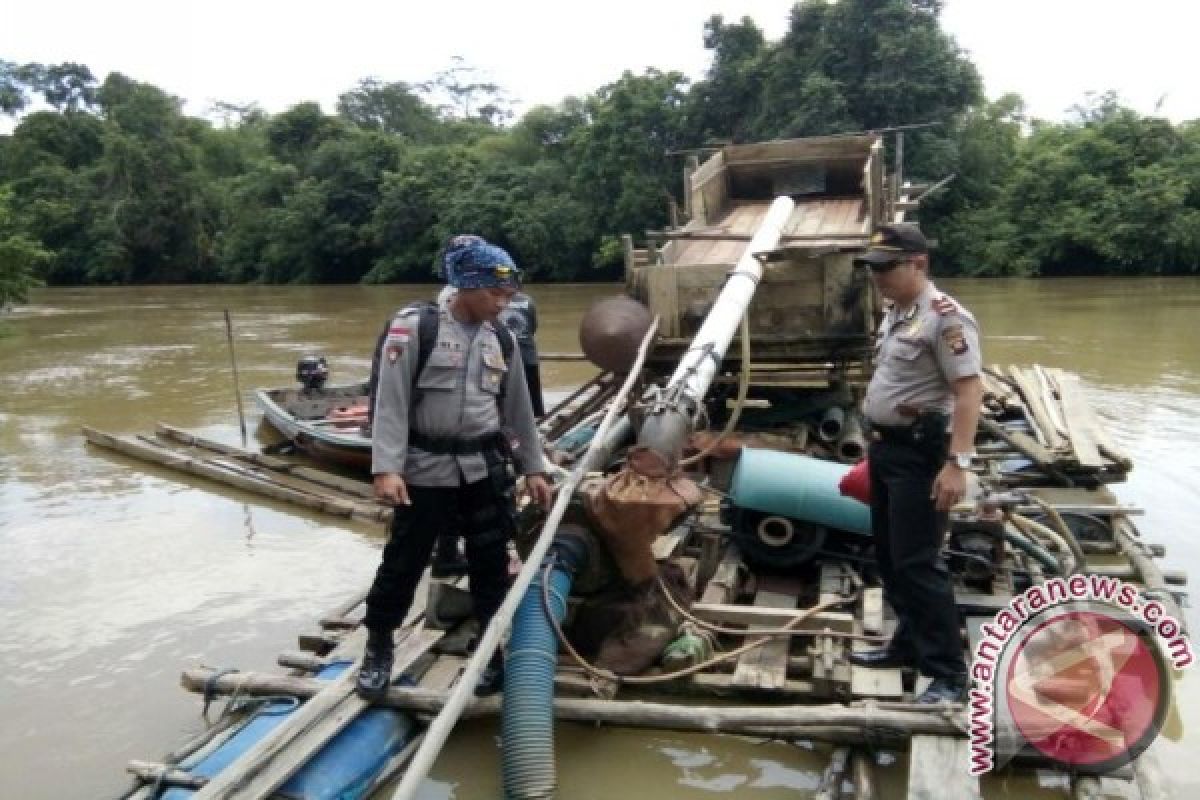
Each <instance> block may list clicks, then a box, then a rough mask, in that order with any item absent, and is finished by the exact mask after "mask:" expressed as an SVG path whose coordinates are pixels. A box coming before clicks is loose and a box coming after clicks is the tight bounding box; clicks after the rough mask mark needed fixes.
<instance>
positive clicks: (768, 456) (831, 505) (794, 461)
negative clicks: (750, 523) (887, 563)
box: [729, 447, 871, 536]
mask: <svg viewBox="0 0 1200 800" xmlns="http://www.w3.org/2000/svg"><path fill="white" fill-rule="evenodd" d="M849 471H850V467H849V466H847V465H845V464H837V463H834V462H832V461H824V460H822V459H819V458H812V457H810V456H803V455H798V454H796V453H782V452H780V451H778V450H759V449H755V448H750V447H747V448H743V449H742V455H741V458H740V459H739V460H738V464H737V467H736V468H735V469H734V472H733V484H732V487H731V488H730V491H729V499H730V500H731V501H732V503H733V505H734V506H736V507H738V508H743V509H747V510H750V511H758V512H762V513H764V514H775V515H778V516H782V517H790V518H792V519H798V520H803V521H805V522H813V523H816V524H817V525H824V526H826V527H828V528H836V529H838V530H842V531H850V532H852V533H861V534H863V535H864V536H865V535H867V534H869V533H870V532H871V509H870V507H869V506H867V505H865V504H863V503H860V502H859V501H857V500H855V499H853V498H850V497H844V496H843V495H842V493H841V492H839V491H838V481H840V480H841V479H842V476H843V475H845V474H846V473H847V472H849Z"/></svg>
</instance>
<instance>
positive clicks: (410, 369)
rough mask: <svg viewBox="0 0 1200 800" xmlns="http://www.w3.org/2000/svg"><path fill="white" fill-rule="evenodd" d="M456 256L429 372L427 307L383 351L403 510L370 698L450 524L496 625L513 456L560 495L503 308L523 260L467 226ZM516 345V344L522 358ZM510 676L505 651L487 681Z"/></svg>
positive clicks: (542, 492)
mask: <svg viewBox="0 0 1200 800" xmlns="http://www.w3.org/2000/svg"><path fill="white" fill-rule="evenodd" d="M444 267H445V270H446V276H447V279H448V280H449V282H450V284H451V285H452V286H454V287H455V289H457V292H456V293H455V295H454V296H453V297H452V298H450V299H449V300H448V301H447V302H446V303H445V304H443V305H441V307H440V308H439V309H438V314H437V318H438V330H437V339H436V344H435V346H434V348H433V351H432V352H431V353H429V356H428V358H427V360H426V361H425V363H424V366H423V367H422V369H421V370H420V374H417V363H418V360H419V359H418V349H419V347H418V346H419V325H420V324H421V316H422V315H421V312H420V310H419V309H416V308H409V309H403V310H401V311H400V312H399V313H398V314H397V316H396V317H395V318H394V319H393V320H392V323H391V325H390V326H389V328H388V331H387V335H386V336H385V337H384V339H383V343H382V346H381V351H380V357H379V363H380V370H379V384H378V388H377V391H376V399H375V413H374V431H373V437H372V459H371V471H372V473H373V474H374V476H375V493H376V495H377V496H378V497H379V498H380V499H381V500H383V501H385V502H388V503H390V504H392V505H393V506H395V514H394V516H393V518H392V527H391V538H390V539H389V540H388V543H387V545H386V546H385V547H384V549H383V557H382V560H381V563H380V565H379V569H378V571H377V572H376V575H375V581H374V583H373V584H372V586H371V589H370V591H369V592H368V594H367V613H366V618H365V620H364V624H365V626H366V628H367V631H368V638H367V646H366V651H365V653H364V656H363V663H362V667H361V669H360V670H359V674H358V690H359V692H360V693H362V694H363V695H364V696H367V697H369V698H378V697H380V696H381V695H382V694H384V693H385V692H386V691H387V687H388V685H389V683H390V681H391V671H392V664H393V640H392V636H393V631H394V630H395V628H396V627H397V626H398V625H399V624H400V623H401V622H402V621H403V619H404V617H405V615H406V614H407V613H408V610H409V608H410V607H411V605H412V600H413V593H414V592H415V590H416V587H417V583H418V582H419V581H420V579H421V575H422V574H423V573H424V571H425V567H426V566H427V565H428V563H429V559H430V554H431V552H432V550H433V546H434V542H435V540H436V539H437V537H438V534H439V532H441V531H444V530H458V531H461V532H462V533H463V535H464V537H465V541H466V554H467V563H468V567H467V574H468V577H469V579H470V587H471V596H472V599H473V601H474V606H475V615H476V617H477V618H478V620H479V623H480V625H481V626H486V625H487V624H488V622H489V621H490V620H491V618H492V615H493V614H494V613H495V611H496V609H497V608H499V607H500V604H501V603H502V602H503V600H504V595H505V592H506V591H507V588H508V580H507V569H508V550H507V542H508V540H509V538H510V537H511V535H512V533H513V527H514V525H513V513H514V509H513V507H512V505H513V498H512V483H511V477H510V472H509V461H510V459H511V461H512V462H513V466H515V468H516V470H517V471H518V472H520V473H521V474H524V475H525V476H526V487H527V489H528V490H529V493H530V495H531V496H532V497H533V499H534V501H535V502H537V503H538V504H539V505H541V506H543V507H547V506H549V504H550V501H551V489H550V485H549V483H548V482H547V481H546V478H545V475H544V473H545V462H544V460H543V457H542V452H541V442H540V440H539V438H538V435H537V427H536V422H535V420H534V417H533V410H532V408H531V407H530V403H529V393H528V391H527V389H526V386H525V377H524V373H523V370H522V366H521V359H520V354H519V351H517V349H516V348H515V347H514V348H502V347H501V344H500V340H499V338H498V337H500V336H509V335H510V334H509V333H508V331H507V330H506V329H504V328H503V327H502V326H498V325H497V324H496V317H497V315H498V314H499V313H500V311H502V310H503V309H504V307H505V306H506V305H507V303H508V301H509V299H510V298H511V297H512V295H513V294H515V293H516V291H517V288H518V274H519V273H518V270H517V268H516V265H515V264H513V261H512V258H511V257H510V256H509V255H508V253H506V252H505V251H504V250H503V249H501V248H499V247H496V246H494V245H491V244H488V243H487V242H485V241H483V240H482V239H479V238H478V237H463V238H462V240H461V241H460V240H455V242H454V243H452V244H451V246H450V247H449V248H448V249H447V251H446V253H445V256H444ZM504 349H511V350H512V351H513V352H512V358H511V363H506V362H505V359H504ZM502 682H503V662H502V661H501V660H500V659H499V658H496V659H493V662H492V664H491V665H490V667H489V668H488V670H487V671H485V673H484V675H483V678H482V679H481V681H480V686H479V688H478V691H480V692H481V693H487V692H491V691H495V690H497V689H498V688H499V687H500V686H501V685H502Z"/></svg>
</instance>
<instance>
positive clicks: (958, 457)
mask: <svg viewBox="0 0 1200 800" xmlns="http://www.w3.org/2000/svg"><path fill="white" fill-rule="evenodd" d="M974 457H975V454H974V453H951V454H950V455H948V456H946V460H947V461H949V462H950V463H951V464H953V465H954V466H956V467H958V468H959V469H970V468H971V459H972V458H974Z"/></svg>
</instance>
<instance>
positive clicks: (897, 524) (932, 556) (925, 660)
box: [868, 440, 967, 681]
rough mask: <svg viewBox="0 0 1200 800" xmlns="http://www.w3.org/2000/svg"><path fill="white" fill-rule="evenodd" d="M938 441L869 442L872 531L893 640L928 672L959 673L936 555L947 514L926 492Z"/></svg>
mask: <svg viewBox="0 0 1200 800" xmlns="http://www.w3.org/2000/svg"><path fill="white" fill-rule="evenodd" d="M945 457H946V445H945V442H944V441H932V442H931V441H925V442H904V441H895V440H883V441H874V442H872V443H871V446H870V449H869V452H868V459H869V465H870V475H871V532H872V535H873V537H874V540H875V558H876V560H877V561H878V564H879V574H880V577H881V578H882V579H883V589H884V593H885V594H886V596H887V599H888V602H890V603H891V604H892V608H894V609H895V611H896V615H897V618H898V621H899V625H898V627H897V628H896V633H895V636H894V637H893V638H892V642H893V646H894V647H895V648H897V649H898V650H900V651H901V652H904V653H906V654H908V655H911V656H913V657H914V658H915V660H916V663H917V666H918V667H919V668H920V670H921V671H922V672H924V673H925V674H926V675H929V676H930V677H934V678H949V679H952V680H957V681H961V680H964V679H965V676H966V672H967V667H966V663H965V661H964V658H963V645H962V637H961V634H960V633H959V625H960V618H959V614H958V607H957V606H955V604H954V588H953V584H952V583H951V580H950V571H949V569H947V567H946V563H945V560H944V559H943V558H942V557H941V548H942V542H943V540H944V539H945V537H946V530H947V526H948V515H947V514H946V513H945V512H938V511H937V510H936V509H935V508H934V503H933V500H932V499H931V498H930V496H929V495H930V492H931V491H932V490H933V480H934V478H935V477H936V476H937V473H938V471H939V470H941V468H942V465H943V464H944V463H945Z"/></svg>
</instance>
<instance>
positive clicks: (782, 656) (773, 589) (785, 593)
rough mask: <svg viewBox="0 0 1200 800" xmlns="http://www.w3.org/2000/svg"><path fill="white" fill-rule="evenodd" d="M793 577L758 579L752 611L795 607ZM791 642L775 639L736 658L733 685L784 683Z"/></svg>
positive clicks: (797, 584)
mask: <svg viewBox="0 0 1200 800" xmlns="http://www.w3.org/2000/svg"><path fill="white" fill-rule="evenodd" d="M801 588H802V587H801V585H800V581H799V580H797V579H795V578H780V577H775V576H770V575H763V576H761V577H760V578H759V582H758V592H757V593H756V594H755V595H754V606H755V607H756V608H778V609H782V610H784V611H792V610H793V609H795V608H796V602H797V598H798V597H799V595H800V590H801ZM791 643H792V640H791V638H790V637H787V636H777V637H775V638H774V639H772V640H771V641H769V642H767V643H766V644H764V645H763V646H762V647H756V648H754V649H753V650H751V651H750V652H748V653H744V654H743V655H742V657H741V658H739V659H738V663H737V668H736V669H735V670H734V673H733V685H734V686H736V687H739V688H743V689H779V688H782V687H783V684H784V683H785V682H786V681H787V667H788V648H789V647H790V646H791Z"/></svg>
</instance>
